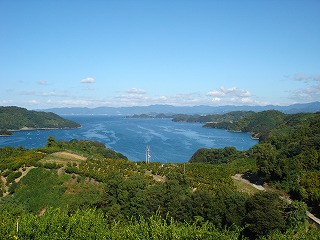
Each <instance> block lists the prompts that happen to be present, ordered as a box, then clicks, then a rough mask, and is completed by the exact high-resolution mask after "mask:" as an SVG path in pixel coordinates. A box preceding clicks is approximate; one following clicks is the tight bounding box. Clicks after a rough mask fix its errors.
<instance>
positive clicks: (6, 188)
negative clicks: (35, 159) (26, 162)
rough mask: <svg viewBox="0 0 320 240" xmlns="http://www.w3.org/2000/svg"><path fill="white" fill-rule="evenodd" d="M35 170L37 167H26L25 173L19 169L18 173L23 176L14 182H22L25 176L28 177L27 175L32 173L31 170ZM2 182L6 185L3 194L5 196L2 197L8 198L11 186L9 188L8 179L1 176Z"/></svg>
mask: <svg viewBox="0 0 320 240" xmlns="http://www.w3.org/2000/svg"><path fill="white" fill-rule="evenodd" d="M33 168H36V167H34V166H32V167H26V168H25V169H26V170H24V171H23V168H19V171H18V172H21V173H22V174H21V176H20V177H18V178H16V179H15V180H14V182H15V183H18V182H20V180H21V179H22V178H23V177H24V176H26V175H27V174H28V173H29V172H30V170H31V169H33ZM1 181H2V182H3V184H4V189H5V192H4V193H3V196H2V197H6V196H8V195H9V186H7V179H6V178H5V177H3V176H1Z"/></svg>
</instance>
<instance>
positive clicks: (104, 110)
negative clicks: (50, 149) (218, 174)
mask: <svg viewBox="0 0 320 240" xmlns="http://www.w3.org/2000/svg"><path fill="white" fill-rule="evenodd" d="M265 110H278V111H281V112H283V113H298V112H318V111H320V102H312V103H301V104H293V105H289V106H275V105H267V106H231V105H227V106H218V107H217V106H203V105H201V106H186V107H181V106H172V105H150V106H136V107H97V108H87V107H84V108H80V107H75V108H50V109H42V110H41V111H45V112H54V113H56V114H59V115H134V114H151V113H165V114H213V113H219V114H222V113H227V112H232V111H254V112H261V111H265Z"/></svg>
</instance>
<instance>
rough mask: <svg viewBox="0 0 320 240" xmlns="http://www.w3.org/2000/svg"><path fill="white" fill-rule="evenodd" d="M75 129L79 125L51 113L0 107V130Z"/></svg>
mask: <svg viewBox="0 0 320 240" xmlns="http://www.w3.org/2000/svg"><path fill="white" fill-rule="evenodd" d="M76 127H80V125H79V124H78V123H76V122H73V121H70V120H67V119H64V118H62V117H60V116H58V115H57V114H54V113H52V112H51V113H48V112H37V111H30V110H27V109H25V108H20V107H0V130H19V129H41V128H76Z"/></svg>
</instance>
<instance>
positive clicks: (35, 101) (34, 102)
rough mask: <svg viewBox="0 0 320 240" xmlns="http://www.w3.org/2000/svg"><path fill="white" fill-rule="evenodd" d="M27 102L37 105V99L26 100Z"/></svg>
mask: <svg viewBox="0 0 320 240" xmlns="http://www.w3.org/2000/svg"><path fill="white" fill-rule="evenodd" d="M27 103H29V104H32V105H38V104H39V101H37V100H34V99H32V100H28V101H27Z"/></svg>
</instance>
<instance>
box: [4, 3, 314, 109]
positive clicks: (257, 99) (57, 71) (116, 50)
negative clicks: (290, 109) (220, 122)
mask: <svg viewBox="0 0 320 240" xmlns="http://www.w3.org/2000/svg"><path fill="white" fill-rule="evenodd" d="M319 9H320V1H319V0H304V1H302V0H281V1H276V0H261V1H256V0H251V1H249V0H243V1H237V0H234V1H228V0H226V1H218V0H208V1H205V0H199V1H195V0H194V1H191V0H170V1H169V0H161V1H157V0H155V1H150V0H128V1H123V0H117V1H115V0H114V1H111V0H110V1H108V0H92V1H89V0H87V1H83V0H68V1H63V0H57V1H49V0H47V1H46V0H43V1H40V0H38V1H35V0H28V1H23V0H20V1H19V0H17V1H12V0H2V1H1V2H0V32H1V37H0V84H1V88H0V105H3V106H8V105H17V106H21V107H26V108H28V109H40V108H51V107H98V106H142V105H143V106H145V105H152V104H170V105H177V106H194V105H212V106H221V105H266V104H276V105H288V104H292V103H305V102H313V101H320V27H319V26H320V13H319Z"/></svg>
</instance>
